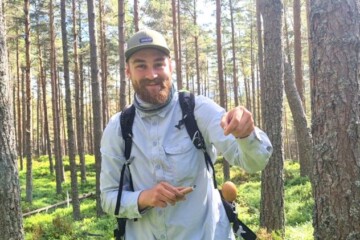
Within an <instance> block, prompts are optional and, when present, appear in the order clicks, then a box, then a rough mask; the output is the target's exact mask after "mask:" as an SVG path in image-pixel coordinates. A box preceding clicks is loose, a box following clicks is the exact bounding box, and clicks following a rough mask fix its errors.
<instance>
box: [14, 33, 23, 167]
mask: <svg viewBox="0 0 360 240" xmlns="http://www.w3.org/2000/svg"><path fill="white" fill-rule="evenodd" d="M16 78H17V87H18V91H17V112H18V114H17V121H18V123H17V127H18V130H17V136H18V138H17V142H18V156H19V159H20V170H23V168H24V165H23V125H22V124H21V123H22V113H21V102H22V101H21V98H22V97H23V95H21V97H20V93H22V92H23V89H22V84H20V64H19V34H18V31H17V34H16ZM22 82H23V81H22Z"/></svg>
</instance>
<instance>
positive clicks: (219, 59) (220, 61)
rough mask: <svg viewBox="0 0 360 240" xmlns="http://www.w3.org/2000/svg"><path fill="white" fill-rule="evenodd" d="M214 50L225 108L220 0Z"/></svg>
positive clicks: (226, 165)
mask: <svg viewBox="0 0 360 240" xmlns="http://www.w3.org/2000/svg"><path fill="white" fill-rule="evenodd" d="M216 50H217V69H218V77H219V90H220V91H219V94H220V106H222V107H223V108H225V89H224V70H223V59H222V47H221V0H216ZM223 174H224V180H228V179H230V166H229V163H228V162H227V161H226V159H225V158H224V162H223Z"/></svg>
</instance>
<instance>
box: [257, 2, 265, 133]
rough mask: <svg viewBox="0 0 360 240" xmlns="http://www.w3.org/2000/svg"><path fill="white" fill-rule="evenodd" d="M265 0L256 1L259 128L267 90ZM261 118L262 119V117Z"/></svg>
mask: <svg viewBox="0 0 360 240" xmlns="http://www.w3.org/2000/svg"><path fill="white" fill-rule="evenodd" d="M262 1H263V0H256V29H257V39H258V42H257V43H258V63H259V79H260V92H259V95H260V100H261V101H260V102H261V106H260V107H259V109H260V110H261V112H260V113H261V114H258V116H259V121H258V124H259V126H261V127H262V125H263V124H262V123H263V119H262V118H263V108H264V107H265V102H264V101H265V99H264V98H263V97H262V96H263V91H264V89H265V80H264V55H263V36H262V22H261V12H262V5H263V2H262ZM260 116H261V117H260Z"/></svg>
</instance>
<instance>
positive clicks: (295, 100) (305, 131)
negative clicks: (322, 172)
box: [284, 12, 312, 177]
mask: <svg viewBox="0 0 360 240" xmlns="http://www.w3.org/2000/svg"><path fill="white" fill-rule="evenodd" d="M285 15H286V12H284V24H285V27H284V29H285V36H286V55H287V62H285V64H284V80H285V81H284V82H285V93H286V97H287V99H288V102H289V106H290V110H291V113H292V116H293V119H294V125H295V131H296V134H295V140H296V141H295V144H296V146H297V148H296V149H298V150H299V162H300V176H302V177H304V176H309V177H311V169H312V159H311V158H312V136H311V133H310V129H309V128H308V124H307V120H306V114H305V108H304V105H303V101H302V99H301V96H300V92H299V91H298V88H297V86H296V81H295V80H294V77H293V71H292V66H291V57H290V43H289V38H288V36H289V35H288V26H287V21H286V19H287V18H286V16H285ZM295 58H296V57H295ZM285 126H286V125H285ZM289 144H290V143H289ZM296 149H295V150H296ZM296 152H297V151H296ZM296 156H297V154H296V155H295V157H296Z"/></svg>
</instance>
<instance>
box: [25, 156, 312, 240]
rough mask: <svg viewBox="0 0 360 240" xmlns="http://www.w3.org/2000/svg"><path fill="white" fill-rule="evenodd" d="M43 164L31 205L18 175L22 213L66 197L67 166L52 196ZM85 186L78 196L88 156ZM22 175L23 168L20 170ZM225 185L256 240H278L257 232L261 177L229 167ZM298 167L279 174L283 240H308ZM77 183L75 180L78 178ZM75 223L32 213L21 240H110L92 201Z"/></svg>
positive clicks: (307, 198)
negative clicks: (229, 183)
mask: <svg viewBox="0 0 360 240" xmlns="http://www.w3.org/2000/svg"><path fill="white" fill-rule="evenodd" d="M48 161H49V159H48V157H47V156H42V157H40V158H38V159H34V160H33V186H34V187H33V202H32V204H29V203H26V202H25V194H24V192H25V186H26V184H25V178H26V170H21V171H20V184H21V192H22V193H23V194H22V195H21V196H22V210H23V213H25V212H28V211H31V210H34V209H38V208H41V207H45V206H48V205H52V204H55V203H57V202H60V201H64V200H65V199H66V198H67V197H68V196H67V193H70V190H71V189H70V173H69V171H68V170H69V163H68V161H67V159H66V158H65V160H64V168H65V173H66V176H65V179H66V181H65V183H64V184H63V185H62V186H63V194H56V190H55V189H56V185H55V175H53V174H50V171H49V167H48V166H49V162H48ZM86 164H87V181H86V183H80V181H79V183H78V186H79V194H84V193H89V192H94V191H95V160H94V157H93V156H89V155H88V156H86ZM24 169H26V168H24ZM215 169H216V173H217V175H216V176H217V181H218V183H219V185H220V186H221V184H222V183H223V182H224V180H223V174H222V164H221V159H220V160H219V161H218V162H217V164H215ZM230 171H231V172H230V180H231V181H233V182H234V183H235V184H236V186H237V190H238V197H237V199H236V202H237V210H238V213H239V218H240V219H241V220H242V221H243V222H244V223H245V224H246V225H248V226H249V227H250V228H251V229H252V230H253V231H255V232H256V233H257V235H258V238H259V239H263V240H268V239H269V240H270V239H272V240H276V239H281V237H280V236H281V234H280V233H277V232H273V233H270V234H269V233H267V232H266V231H265V230H264V229H260V228H259V219H260V194H261V182H260V179H261V174H260V173H255V174H247V173H245V172H244V171H243V170H242V169H240V168H239V167H231V170H230ZM299 172H300V171H299V164H298V163H296V162H292V161H286V163H285V169H284V180H285V186H284V187H285V199H284V201H285V239H287V240H312V239H313V227H312V208H313V199H312V196H311V185H310V182H309V180H308V178H304V177H300V174H299ZM78 179H79V177H78ZM81 214H82V219H81V220H80V221H74V220H73V219H72V207H71V205H70V206H69V207H64V208H58V209H56V210H52V211H49V212H47V213H46V212H45V213H38V214H35V215H32V216H29V217H26V218H24V229H25V239H26V240H51V239H61V240H78V239H79V240H82V239H84V240H85V239H97V240H108V239H113V229H114V228H115V226H116V221H115V219H114V218H113V217H110V216H107V215H103V216H100V217H97V216H96V201H95V199H94V198H87V199H85V200H82V201H81Z"/></svg>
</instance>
